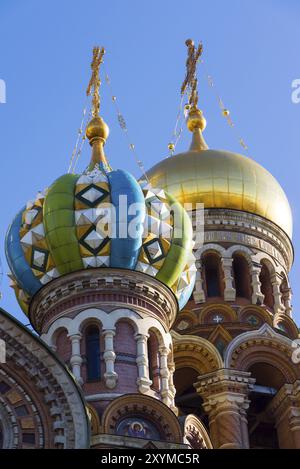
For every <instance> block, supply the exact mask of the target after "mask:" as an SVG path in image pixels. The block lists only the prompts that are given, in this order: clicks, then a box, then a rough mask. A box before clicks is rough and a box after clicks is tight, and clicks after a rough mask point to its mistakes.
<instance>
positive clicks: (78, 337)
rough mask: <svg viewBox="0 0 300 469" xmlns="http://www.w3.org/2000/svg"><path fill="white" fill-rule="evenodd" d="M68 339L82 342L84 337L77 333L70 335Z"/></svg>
mask: <svg viewBox="0 0 300 469" xmlns="http://www.w3.org/2000/svg"><path fill="white" fill-rule="evenodd" d="M67 337H68V338H69V339H71V340H80V339H81V337H82V334H81V332H75V334H68V335H67Z"/></svg>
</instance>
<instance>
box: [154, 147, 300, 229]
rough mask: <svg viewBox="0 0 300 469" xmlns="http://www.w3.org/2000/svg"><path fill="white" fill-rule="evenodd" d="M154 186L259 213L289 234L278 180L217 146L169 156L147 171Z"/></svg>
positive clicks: (184, 199) (182, 197)
mask: <svg viewBox="0 0 300 469" xmlns="http://www.w3.org/2000/svg"><path fill="white" fill-rule="evenodd" d="M147 174H148V178H149V180H150V182H151V184H152V185H153V186H154V187H161V188H162V189H165V190H166V191H167V192H169V193H170V194H171V195H173V196H174V197H175V198H176V199H177V200H178V201H179V202H181V203H182V204H184V203H192V204H196V203H201V202H202V203H204V208H228V209H236V210H243V211H246V212H251V213H254V214H256V215H260V216H262V217H264V218H267V219H268V220H270V221H272V222H274V223H276V225H278V226H279V227H280V228H282V230H284V231H285V232H286V234H287V235H288V236H289V237H290V238H291V236H292V213H291V208H290V205H289V202H288V199H287V197H286V195H285V193H284V191H283V189H282V188H281V186H280V184H279V183H278V182H277V181H276V179H275V178H274V177H273V176H272V174H270V173H269V172H268V171H267V170H266V169H265V168H263V167H262V166H260V165H259V164H258V163H256V162H255V161H253V160H252V159H250V158H247V157H245V156H242V155H239V154H238V153H231V152H228V151H220V150H202V151H195V150H194V151H188V152H184V153H179V154H177V155H174V156H172V157H169V158H167V159H165V160H163V161H161V162H160V163H158V164H157V165H156V166H154V167H153V168H152V169H150V170H149V171H148V173H147Z"/></svg>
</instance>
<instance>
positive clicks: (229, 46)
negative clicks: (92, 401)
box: [0, 0, 300, 323]
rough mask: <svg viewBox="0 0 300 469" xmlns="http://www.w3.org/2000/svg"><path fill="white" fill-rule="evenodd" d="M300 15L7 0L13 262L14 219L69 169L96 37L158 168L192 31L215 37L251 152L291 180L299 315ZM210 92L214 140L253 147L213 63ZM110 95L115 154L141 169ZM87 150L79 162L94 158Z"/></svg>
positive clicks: (213, 52)
mask: <svg viewBox="0 0 300 469" xmlns="http://www.w3.org/2000/svg"><path fill="white" fill-rule="evenodd" d="M299 21H300V2H299V1H297V0H285V1H283V0H280V1H279V0H272V1H270V0H239V1H238V0H227V1H226V2H225V1H222V0H210V1H202V0H198V1H195V0H190V1H189V2H187V3H184V2H182V0H180V1H179V0H166V1H158V0H152V1H151V2H146V1H142V0H140V1H136V0H126V1H121V0H109V1H96V0H90V1H89V2H83V1H76V0H75V1H74V0H73V1H69V0H64V1H57V0H51V1H43V2H41V1H38V0H26V1H25V0H1V2H0V79H3V80H5V82H6V86H7V103H6V104H0V135H1V139H0V155H1V160H0V161H1V163H0V164H1V185H0V196H1V201H2V202H1V224H0V246H1V249H0V256H1V259H2V263H3V270H4V272H6V271H7V266H6V262H5V257H4V249H3V244H4V235H5V231H6V229H7V227H8V225H9V223H10V221H11V219H12V218H13V216H14V215H15V214H16V213H17V211H18V210H19V209H20V207H22V206H23V205H24V203H25V202H26V201H27V200H29V199H31V198H32V197H33V196H34V195H35V194H36V192H37V191H38V190H40V189H43V188H44V187H47V186H48V185H49V184H51V182H53V181H54V180H55V179H56V178H57V177H58V176H59V175H61V174H63V173H65V172H66V171H67V169H68V165H69V161H70V157H71V153H72V149H73V147H74V143H75V139H76V134H77V129H78V127H79V125H80V120H81V115H82V109H83V107H84V104H85V89H86V86H87V83H88V80H89V76H90V70H89V65H90V56H91V49H92V47H93V45H95V44H100V45H104V46H105V48H106V50H107V54H106V56H105V67H106V71H107V72H108V73H109V75H110V77H111V82H112V86H113V90H114V91H113V93H114V94H115V95H116V96H117V98H118V104H119V107H120V109H121V112H122V113H123V115H124V117H125V118H126V121H127V126H128V129H129V133H130V135H131V140H132V141H133V142H134V144H135V147H136V150H137V153H138V156H139V158H140V159H141V160H143V162H144V165H145V167H146V168H149V167H151V166H153V164H154V163H156V162H158V161H159V160H161V159H162V158H164V157H165V156H166V155H167V144H168V142H169V140H170V136H171V134H172V130H173V127H174V123H175V119H176V113H177V109H178V103H179V89H180V85H181V82H182V79H183V77H184V72H185V70H184V64H185V58H186V49H185V46H184V41H185V39H187V38H188V37H192V38H194V39H195V41H200V40H202V41H203V43H204V48H205V51H204V59H205V62H206V68H207V70H208V71H209V73H210V74H211V75H212V76H213V77H214V81H215V83H216V86H217V88H218V91H219V93H220V95H221V97H222V99H223V101H224V103H225V105H226V107H228V108H229V109H230V111H231V116H232V118H233V120H234V122H235V124H236V126H237V128H238V130H239V133H240V134H241V135H242V136H243V138H244V140H245V141H246V143H247V144H248V146H249V155H250V156H251V157H253V158H254V159H255V160H256V161H258V162H259V163H260V164H262V165H263V166H265V167H266V168H267V169H268V170H269V171H270V172H271V173H272V174H273V175H274V176H275V177H276V178H277V179H278V180H279V181H280V183H281V185H282V187H283V188H284V190H285V192H286V194H287V196H288V198H289V200H290V203H291V206H292V210H293V216H294V237H293V241H294V247H295V252H296V258H295V263H294V266H293V269H292V274H291V277H290V278H291V283H292V287H293V291H294V298H293V305H294V317H295V319H296V320H297V322H298V323H299V322H300V292H299V291H297V290H298V278H299V274H300V272H299V268H300V261H299V260H298V253H300V223H299V210H300V208H299V191H300V189H299V187H300V184H299V169H300V164H299V135H300V132H299V130H300V104H298V105H296V104H293V103H292V101H291V91H292V90H291V83H292V81H293V80H294V79H296V78H300V61H299V43H300V28H299ZM199 94H200V104H201V108H202V109H204V112H205V116H206V118H207V121H208V126H207V129H206V131H205V138H206V141H207V142H208V144H209V146H210V147H211V148H218V149H227V150H230V151H237V152H241V153H242V152H243V150H242V148H241V147H240V145H239V143H238V141H237V138H236V136H235V134H234V133H233V132H232V131H231V129H230V128H229V126H228V125H227V124H226V122H225V120H224V118H222V116H221V114H220V110H219V108H218V105H217V102H216V99H215V96H214V95H213V94H212V91H211V89H210V88H209V87H208V85H207V82H206V81H205V78H204V76H203V70H201V69H200V70H199ZM102 95H103V100H102V115H103V117H104V118H105V120H106V122H107V123H108V124H109V126H110V130H111V133H110V138H109V141H108V143H107V146H106V152H107V155H108V157H109V160H110V163H111V165H112V166H113V167H114V168H117V167H122V168H124V169H127V170H129V171H131V172H132V173H133V174H135V175H136V176H139V175H140V170H139V168H138V167H137V165H136V163H135V160H134V159H133V157H132V154H131V152H130V150H129V149H128V145H127V142H126V140H125V138H124V135H123V133H122V132H121V130H120V128H119V126H118V123H117V120H116V114H115V110H114V108H113V105H112V102H111V99H110V90H109V89H108V88H107V86H105V85H103V88H102ZM189 138H190V137H189V135H188V132H187V131H186V132H184V134H183V137H182V139H181V141H180V143H179V145H178V148H177V149H178V151H180V150H183V149H185V148H187V146H188V141H189ZM86 150H88V149H86ZM87 153H88V151H86V152H84V154H83V156H82V159H81V161H80V162H79V164H78V169H83V168H84V167H85V166H86V164H87V162H88V155H87ZM1 290H2V294H3V298H2V300H1V303H0V305H1V306H2V307H3V308H5V309H7V310H8V311H9V312H10V313H12V314H14V315H16V316H17V317H18V318H19V319H22V320H25V322H27V320H26V318H24V316H23V315H22V313H21V312H20V310H19V307H18V305H17V303H16V301H15V299H14V295H13V292H12V290H11V289H10V288H9V287H8V281H7V278H6V276H5V275H4V276H3V281H2V286H1Z"/></svg>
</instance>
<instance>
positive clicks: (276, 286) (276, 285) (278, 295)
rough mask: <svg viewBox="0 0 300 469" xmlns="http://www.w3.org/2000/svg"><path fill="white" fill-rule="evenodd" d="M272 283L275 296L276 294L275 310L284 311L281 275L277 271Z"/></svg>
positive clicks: (277, 311)
mask: <svg viewBox="0 0 300 469" xmlns="http://www.w3.org/2000/svg"><path fill="white" fill-rule="evenodd" d="M271 283H272V287H273V296H274V312H275V314H276V313H281V312H283V311H284V306H283V304H282V301H281V291H280V284H281V277H280V276H279V275H278V274H277V273H275V274H274V275H273V276H272V278H271Z"/></svg>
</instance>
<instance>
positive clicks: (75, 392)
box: [0, 310, 89, 448]
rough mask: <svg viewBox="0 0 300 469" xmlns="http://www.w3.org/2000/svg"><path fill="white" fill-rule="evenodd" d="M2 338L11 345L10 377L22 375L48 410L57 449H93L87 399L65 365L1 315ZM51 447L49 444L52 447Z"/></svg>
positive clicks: (0, 329) (25, 330)
mask: <svg viewBox="0 0 300 469" xmlns="http://www.w3.org/2000/svg"><path fill="white" fill-rule="evenodd" d="M0 337H1V339H3V340H5V342H6V345H7V364H6V365H5V364H4V365H2V366H1V369H2V371H4V372H5V373H6V374H8V375H11V374H12V373H13V374H14V376H15V378H14V379H17V378H16V376H18V374H19V373H20V375H22V380H24V379H25V380H26V382H28V386H29V388H30V389H32V391H33V392H35V393H36V395H40V399H41V405H43V406H44V409H48V410H47V412H49V417H48V418H49V419H50V421H52V431H53V445H54V447H63V448H87V447H88V445H89V442H88V438H89V430H88V418H87V414H86V411H85V406H84V402H83V398H82V396H81V393H80V391H79V389H78V388H77V385H76V383H75V381H74V379H73V377H72V376H71V374H70V373H69V371H68V370H67V369H66V368H65V367H64V365H63V364H62V363H61V362H60V361H59V360H58V358H57V357H55V356H54V355H53V352H51V351H50V350H49V349H47V347H46V346H45V345H44V344H43V343H42V342H41V341H40V340H39V339H38V338H37V337H36V336H34V335H33V334H32V333H31V332H30V331H29V330H27V329H26V328H25V327H24V326H22V325H21V324H20V323H18V322H17V321H16V320H14V319H13V318H12V317H10V316H9V315H8V314H7V313H5V312H4V311H3V310H2V311H1V312H0ZM48 444H49V443H48Z"/></svg>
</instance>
